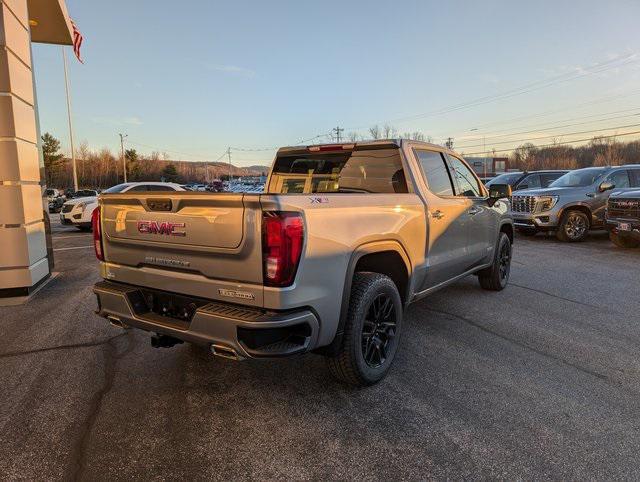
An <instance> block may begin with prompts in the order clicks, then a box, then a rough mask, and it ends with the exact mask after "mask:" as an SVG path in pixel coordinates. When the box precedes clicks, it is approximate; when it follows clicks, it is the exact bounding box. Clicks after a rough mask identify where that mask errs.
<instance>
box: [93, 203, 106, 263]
mask: <svg viewBox="0 0 640 482" xmlns="http://www.w3.org/2000/svg"><path fill="white" fill-rule="evenodd" d="M91 229H93V247H94V248H95V250H96V258H98V259H99V260H100V261H104V253H103V252H102V231H101V229H100V206H98V207H97V208H95V209H94V210H93V212H92V213H91Z"/></svg>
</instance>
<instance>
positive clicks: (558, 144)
mask: <svg viewBox="0 0 640 482" xmlns="http://www.w3.org/2000/svg"><path fill="white" fill-rule="evenodd" d="M636 134H640V131H633V132H623V133H622V134H612V135H610V136H598V139H612V138H616V137H624V136H631V135H636ZM592 140H593V137H587V138H584V139H574V140H572V141H566V142H554V143H553V144H545V145H541V146H535V147H536V148H538V149H540V148H543V147H554V146H564V145H567V144H576V143H578V142H589V141H592ZM513 150H514V149H513V148H511V149H491V152H494V153H495V152H511V151H513ZM479 154H484V152H465V153H464V155H465V156H474V155H479Z"/></svg>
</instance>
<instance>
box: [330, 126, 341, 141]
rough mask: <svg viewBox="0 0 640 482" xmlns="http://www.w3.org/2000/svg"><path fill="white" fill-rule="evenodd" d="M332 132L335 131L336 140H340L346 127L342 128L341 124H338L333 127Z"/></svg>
mask: <svg viewBox="0 0 640 482" xmlns="http://www.w3.org/2000/svg"><path fill="white" fill-rule="evenodd" d="M331 132H335V133H336V141H337V142H340V140H341V135H342V132H344V129H342V128H340V126H336V127H334V128H333V129H331Z"/></svg>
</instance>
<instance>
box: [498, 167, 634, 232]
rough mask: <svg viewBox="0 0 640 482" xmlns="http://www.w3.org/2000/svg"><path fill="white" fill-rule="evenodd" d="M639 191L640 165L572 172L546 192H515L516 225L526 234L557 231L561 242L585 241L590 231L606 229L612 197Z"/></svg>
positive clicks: (552, 184) (594, 168) (589, 168)
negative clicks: (605, 219)
mask: <svg viewBox="0 0 640 482" xmlns="http://www.w3.org/2000/svg"><path fill="white" fill-rule="evenodd" d="M638 187H640V164H628V165H626V166H614V167H611V166H608V167H586V168H584V169H576V170H575V171H570V172H568V173H567V174H565V175H564V176H562V177H560V178H558V179H557V180H555V181H554V182H552V183H551V184H550V185H549V187H548V188H546V189H528V190H526V191H516V192H514V193H513V196H512V198H511V212H512V215H513V224H514V226H515V227H516V229H517V230H518V231H519V232H520V233H522V234H524V235H530V236H533V235H535V234H536V233H537V232H539V231H555V232H556V235H557V237H558V239H560V240H561V241H582V240H583V239H585V238H586V237H587V235H588V234H589V230H590V229H598V228H600V229H602V228H604V214H605V208H606V204H607V199H608V198H609V196H610V195H611V194H612V193H614V192H616V193H619V192H625V191H630V190H633V189H637V188H638Z"/></svg>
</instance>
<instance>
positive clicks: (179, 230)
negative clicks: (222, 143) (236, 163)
mask: <svg viewBox="0 0 640 482" xmlns="http://www.w3.org/2000/svg"><path fill="white" fill-rule="evenodd" d="M100 202H101V206H102V240H103V249H104V255H105V262H106V265H107V266H111V267H112V268H111V269H110V271H109V272H108V273H107V276H106V277H107V278H109V279H115V280H116V281H123V282H129V283H132V284H138V285H142V286H153V287H155V288H159V289H166V290H171V291H177V292H182V293H186V294H192V295H196V296H204V295H206V297H208V298H221V297H220V296H218V291H219V289H211V290H208V291H207V290H205V291H206V293H203V292H202V291H203V286H206V284H204V285H203V283H206V282H207V281H208V280H215V281H217V283H215V284H214V285H211V288H215V287H218V288H219V287H220V286H223V287H224V286H227V287H228V288H229V289H237V288H238V286H240V285H241V284H243V283H246V284H253V285H261V284H262V247H261V236H260V218H261V216H262V211H261V208H260V198H259V196H258V195H247V194H241V193H238V194H235V193H199V192H176V193H164V192H162V193H160V192H156V193H153V192H150V193H138V192H136V193H135V194H134V193H132V194H126V193H125V194H107V195H103V196H101V198H100ZM117 267H123V268H125V267H129V268H135V269H134V270H131V269H130V270H129V271H128V272H127V271H126V270H125V269H121V270H120V271H118V269H117ZM107 269H109V268H107ZM126 273H128V274H126ZM131 277H134V279H131ZM122 278H124V279H122ZM171 279H176V283H175V284H174V283H171V284H172V285H173V286H166V283H167V280H171ZM179 279H182V281H183V282H178V280H179ZM188 280H191V281H193V282H197V283H196V284H197V285H198V288H197V289H196V288H195V285H194V284H193V283H189V282H186V281H188ZM190 287H193V288H192V289H190ZM256 289H257V287H256ZM223 291H224V290H223ZM254 297H255V296H254ZM221 299H223V298H221ZM230 301H232V300H230ZM247 301H248V300H247V299H245V300H243V302H244V303H246V302H247ZM255 301H256V302H257V301H258V300H257V299H256V300H255ZM260 301H261V296H260Z"/></svg>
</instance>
